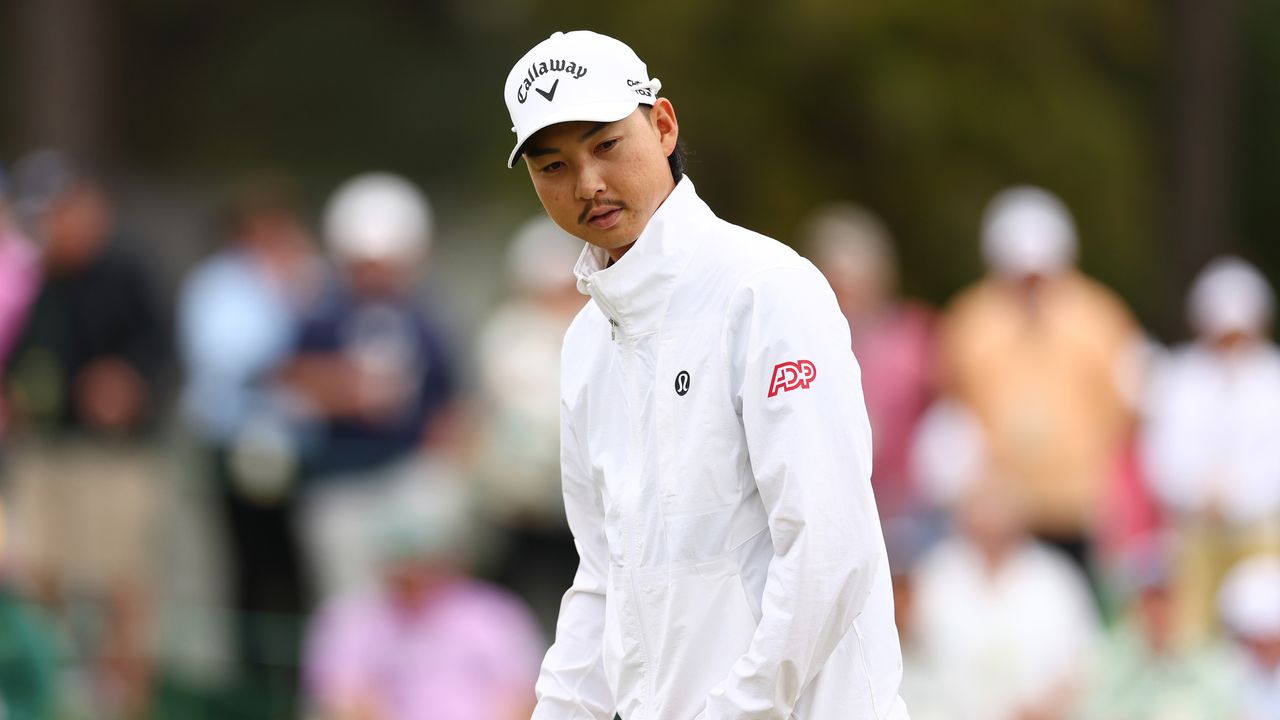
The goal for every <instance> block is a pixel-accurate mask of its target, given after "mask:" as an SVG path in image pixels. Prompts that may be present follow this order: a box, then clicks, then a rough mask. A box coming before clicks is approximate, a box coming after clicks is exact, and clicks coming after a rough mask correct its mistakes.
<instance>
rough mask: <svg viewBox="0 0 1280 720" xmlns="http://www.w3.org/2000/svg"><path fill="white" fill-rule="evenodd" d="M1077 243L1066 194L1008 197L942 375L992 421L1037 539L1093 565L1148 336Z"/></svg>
mask: <svg viewBox="0 0 1280 720" xmlns="http://www.w3.org/2000/svg"><path fill="white" fill-rule="evenodd" d="M1076 245H1077V242H1076V231H1075V224H1074V222H1073V221H1072V219H1071V215H1070V213H1069V212H1068V211H1067V208H1066V206H1065V205H1064V204H1063V203H1062V201H1061V200H1059V199H1058V198H1056V197H1054V196H1053V195H1051V194H1050V193H1048V192H1046V191H1044V190H1042V189H1039V188H1035V187H1029V186H1020V187H1014V188H1010V189H1007V190H1005V191H1003V192H1001V193H999V194H997V195H996V196H995V198H993V199H992V201H991V202H990V204H989V205H988V206H987V209H986V212H985V215H984V217H983V221H982V254H983V257H984V259H985V261H986V264H987V268H988V273H987V277H985V278H983V279H982V280H981V281H979V282H978V283H976V284H975V285H973V286H972V287H970V288H969V289H967V290H964V291H963V292H961V294H960V295H959V296H957V297H956V299H955V300H953V301H952V303H951V305H950V306H949V307H948V308H947V310H946V312H945V314H944V317H943V320H942V323H941V328H940V340H939V369H940V372H941V375H942V385H943V391H944V392H946V393H949V394H951V395H952V396H954V397H955V398H956V399H957V400H959V401H961V402H963V403H965V404H966V405H968V406H969V407H970V408H972V409H973V411H974V413H975V414H976V415H977V417H978V419H979V420H980V421H981V423H982V425H983V429H984V431H985V433H986V436H987V439H988V442H989V444H990V450H991V462H992V463H993V465H994V466H995V467H996V468H997V469H998V470H999V471H1000V472H1001V473H1002V474H1006V475H1008V476H1009V477H1011V478H1016V480H1017V482H1019V483H1021V484H1022V485H1023V493H1024V496H1025V499H1026V502H1027V512H1028V518H1027V519H1028V522H1029V525H1030V528H1031V530H1032V531H1033V533H1034V534H1035V535H1036V536H1037V537H1038V538H1039V539H1041V540H1044V541H1047V542H1049V543H1050V544H1053V545H1055V546H1056V547H1059V548H1060V549H1062V550H1065V551H1067V552H1068V553H1069V554H1071V555H1072V557H1073V558H1075V559H1076V560H1077V561H1078V562H1079V563H1080V564H1081V565H1082V566H1085V567H1087V566H1088V556H1089V555H1090V554H1091V549H1090V545H1091V531H1092V527H1093V524H1094V519H1095V518H1096V517H1097V515H1098V511H1099V505H1100V500H1101V498H1102V496H1103V492H1104V491H1105V490H1106V487H1107V480H1108V478H1109V476H1110V475H1111V474H1112V472H1113V471H1112V467H1113V466H1114V465H1115V463H1116V458H1117V456H1118V453H1119V451H1120V450H1121V449H1122V447H1124V443H1125V442H1126V441H1127V439H1128V435H1129V433H1130V431H1131V428H1132V423H1133V412H1132V409H1131V407H1132V400H1131V399H1130V397H1129V396H1128V395H1127V394H1126V393H1127V392H1129V391H1128V390H1127V389H1126V386H1125V384H1124V383H1123V382H1122V379H1124V378H1125V376H1126V374H1125V371H1126V370H1127V369H1129V368H1131V367H1132V365H1134V364H1136V363H1135V362H1134V358H1135V357H1137V356H1138V348H1140V347H1141V344H1140V338H1141V335H1140V334H1139V331H1138V328H1137V324H1136V323H1135V321H1134V319H1133V318H1132V316H1131V315H1130V313H1129V311H1128V309H1127V308H1126V307H1125V306H1124V304H1123V302H1122V301H1121V300H1120V299H1119V298H1118V297H1117V296H1116V295H1115V293H1113V292H1111V291H1110V290H1109V289H1107V288H1106V287H1104V286H1103V285H1101V284H1100V283H1098V282H1096V281H1094V280H1092V279H1090V278H1088V277H1086V276H1085V275H1084V274H1083V273H1081V272H1080V271H1079V270H1077V269H1076V267H1075V263H1074V260H1075V255H1076Z"/></svg>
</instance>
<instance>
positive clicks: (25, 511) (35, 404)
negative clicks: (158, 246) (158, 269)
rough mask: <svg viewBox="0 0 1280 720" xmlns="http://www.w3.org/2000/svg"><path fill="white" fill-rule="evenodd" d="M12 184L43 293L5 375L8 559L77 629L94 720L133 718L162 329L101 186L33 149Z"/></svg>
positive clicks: (144, 624)
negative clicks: (37, 249)
mask: <svg viewBox="0 0 1280 720" xmlns="http://www.w3.org/2000/svg"><path fill="white" fill-rule="evenodd" d="M15 186H16V188H17V193H18V197H19V206H20V207H22V208H24V212H28V213H29V214H28V217H29V218H30V221H31V223H32V227H33V228H34V232H33V236H34V237H35V238H36V240H37V241H38V242H39V244H40V246H41V249H42V285H41V288H40V292H39V294H38V295H37V297H36V299H35V301H34V304H33V305H32V307H31V311H30V316H29V319H28V322H27V324H26V326H25V328H24V330H23V332H22V334H21V335H20V337H19V339H18V342H17V345H16V347H15V349H14V352H13V354H12V357H11V359H10V365H9V373H8V377H7V378H6V380H7V383H8V388H7V390H8V393H9V398H10V401H11V404H10V407H11V408H12V410H13V420H14V426H15V431H16V432H15V433H14V441H13V444H12V445H11V448H10V450H11V452H10V453H9V456H10V459H11V462H9V463H7V465H8V469H9V480H10V483H11V487H12V492H13V495H12V501H13V514H14V526H15V527H14V544H15V546H16V548H15V549H16V551H17V553H18V558H17V562H18V563H19V564H20V566H21V572H22V573H23V574H24V575H25V576H26V577H27V579H28V580H29V581H32V582H33V583H34V584H35V587H36V588H38V590H39V591H40V593H41V594H42V595H43V596H44V597H45V598H47V599H48V600H49V601H50V602H51V603H54V604H55V605H56V606H58V607H59V608H60V610H61V613H60V616H61V620H62V621H63V622H64V623H67V622H72V623H73V626H72V627H69V628H68V631H69V632H70V634H71V636H72V638H73V642H74V643H75V645H74V647H75V650H76V654H77V657H78V658H80V659H83V660H85V661H86V663H87V665H88V667H87V668H86V672H85V675H86V677H87V683H88V686H89V688H90V690H89V692H88V695H89V696H90V697H91V698H92V700H91V701H90V702H91V703H92V704H93V706H94V712H95V713H97V716H98V717H116V716H129V715H134V714H136V713H139V712H142V711H143V709H144V708H145V706H146V703H147V701H148V699H149V694H150V672H151V667H150V662H149V658H148V653H147V652H146V646H147V642H148V636H149V633H150V607H149V603H150V595H151V592H150V590H151V587H150V583H149V575H150V568H151V562H150V561H151V557H150V555H149V549H150V547H151V544H150V539H151V534H152V529H153V525H154V522H155V520H156V518H155V513H156V506H157V503H158V500H159V494H160V492H161V491H162V488H161V487H160V485H159V482H160V478H159V476H158V468H157V466H156V464H157V458H156V457H155V455H154V452H153V450H152V449H151V447H150V445H149V444H148V440H149V437H150V435H149V431H150V430H151V429H152V427H151V421H153V420H154V418H155V413H156V409H157V408H156V402H157V394H158V390H159V388H158V387H157V385H156V383H157V379H158V378H159V377H160V376H161V370H162V369H163V368H164V366H165V363H166V360H167V353H166V348H167V342H166V339H165V338H166V334H165V332H164V328H165V323H164V322H163V321H162V320H161V313H160V310H159V308H158V306H157V305H156V302H155V299H154V297H153V296H152V294H151V277H150V276H149V274H148V273H147V272H146V271H145V270H144V268H143V266H142V264H141V263H140V262H139V261H138V260H137V259H136V258H135V257H134V256H133V255H131V254H130V253H129V252H128V251H127V250H126V249H125V246H123V245H122V244H120V243H116V242H111V236H112V233H113V221H112V209H111V203H110V201H109V200H108V199H107V196H106V194H105V193H104V191H103V189H102V188H101V187H100V186H99V185H98V184H97V182H95V181H94V180H92V179H90V178H89V177H88V176H86V175H84V174H83V173H81V172H79V171H78V170H76V169H74V168H72V167H71V166H70V164H69V163H68V162H67V161H66V160H65V159H64V158H62V157H61V156H59V155H57V154H54V153H51V152H49V151H45V152H41V153H37V154H34V155H32V156H29V157H28V158H27V159H25V160H24V161H23V162H22V163H20V164H19V166H18V168H17V170H16V172H15ZM100 613H101V615H99V614H100ZM73 621H74V622H73Z"/></svg>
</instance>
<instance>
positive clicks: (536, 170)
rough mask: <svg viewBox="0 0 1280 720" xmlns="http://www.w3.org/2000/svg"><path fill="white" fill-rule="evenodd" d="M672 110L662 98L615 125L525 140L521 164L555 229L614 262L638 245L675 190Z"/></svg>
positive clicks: (560, 128)
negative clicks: (671, 162) (669, 158)
mask: <svg viewBox="0 0 1280 720" xmlns="http://www.w3.org/2000/svg"><path fill="white" fill-rule="evenodd" d="M677 136H678V127H677V125H676V116H675V109H674V108H672V106H671V103H670V102H668V101H667V100H666V99H665V98H659V99H658V101H657V103H656V104H655V105H654V106H653V108H652V109H651V110H649V111H647V112H646V111H644V110H642V109H639V108H637V109H636V111H635V112H633V113H631V114H630V115H628V116H627V117H625V118H623V119H622V120H619V121H617V122H613V123H593V122H566V123H559V124H557V125H552V126H550V127H547V128H544V129H542V130H540V131H539V132H538V133H536V134H535V135H534V136H533V137H531V138H530V139H529V143H528V145H527V146H526V148H527V149H526V150H525V156H524V157H525V164H526V165H527V166H528V168H529V177H530V178H532V179H533V187H534V189H535V190H536V191H537V192H538V198H539V199H541V200H542V206H543V207H544V208H546V210H547V214H548V215H550V216H551V219H552V220H554V221H555V222H556V224H557V225H559V226H560V227H562V228H564V229H565V230H566V231H567V232H569V233H570V234H572V235H574V236H576V237H579V238H581V239H582V240H584V241H586V242H588V243H591V244H592V245H595V246H596V247H599V248H603V249H604V250H606V251H608V253H609V255H610V256H611V257H613V258H614V259H615V260H616V259H618V258H620V257H622V254H623V253H625V252H626V251H627V249H628V248H630V247H631V245H632V244H633V243H634V242H635V241H636V238H637V237H639V235H640V233H641V231H642V230H644V227H645V225H646V224H648V222H649V218H650V217H651V216H652V215H653V213H654V211H656V210H657V209H658V206H659V205H661V204H662V202H663V201H664V200H666V198H667V195H669V194H670V193H671V190H672V189H673V188H675V181H674V180H673V179H672V177H671V168H670V166H669V165H668V164H667V156H668V155H670V154H671V153H672V151H674V150H675V146H676V139H677Z"/></svg>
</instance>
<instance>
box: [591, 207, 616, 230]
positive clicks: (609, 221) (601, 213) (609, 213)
mask: <svg viewBox="0 0 1280 720" xmlns="http://www.w3.org/2000/svg"><path fill="white" fill-rule="evenodd" d="M621 217H622V208H620V207H612V208H611V207H605V208H597V209H595V210H592V211H591V214H590V215H588V216H587V224H588V225H590V226H591V227H594V228H597V229H600V230H608V229H609V228H611V227H613V226H614V225H616V224H618V219H619V218H621Z"/></svg>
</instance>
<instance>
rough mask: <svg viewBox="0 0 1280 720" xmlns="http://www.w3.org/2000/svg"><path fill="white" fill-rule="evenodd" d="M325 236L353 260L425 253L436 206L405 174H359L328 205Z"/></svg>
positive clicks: (331, 246) (332, 246)
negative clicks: (405, 177) (430, 203)
mask: <svg viewBox="0 0 1280 720" xmlns="http://www.w3.org/2000/svg"><path fill="white" fill-rule="evenodd" d="M324 235H325V240H326V241H327V242H328V243H329V247H330V248H331V249H332V250H333V252H334V253H335V254H337V255H338V257H340V258H343V259H347V260H400V259H404V258H407V257H414V256H420V255H422V254H425V253H426V250H427V246H428V244H429V243H430V241H431V206H430V205H429V204H428V203H427V198H426V196H425V195H423V194H422V191H421V190H419V189H418V187H417V186H416V185H414V184H413V183H411V182H409V181H408V180H406V179H404V178H402V177H400V176H399V175H393V174H391V173H385V172H372V173H365V174H363V175H357V176H355V177H353V178H351V179H350V180H347V181H346V182H344V183H343V184H342V185H340V186H339V187H338V189H337V190H335V191H334V193H333V195H331V196H330V197H329V201H328V203H326V204H325V211H324Z"/></svg>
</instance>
